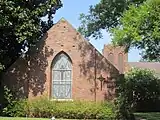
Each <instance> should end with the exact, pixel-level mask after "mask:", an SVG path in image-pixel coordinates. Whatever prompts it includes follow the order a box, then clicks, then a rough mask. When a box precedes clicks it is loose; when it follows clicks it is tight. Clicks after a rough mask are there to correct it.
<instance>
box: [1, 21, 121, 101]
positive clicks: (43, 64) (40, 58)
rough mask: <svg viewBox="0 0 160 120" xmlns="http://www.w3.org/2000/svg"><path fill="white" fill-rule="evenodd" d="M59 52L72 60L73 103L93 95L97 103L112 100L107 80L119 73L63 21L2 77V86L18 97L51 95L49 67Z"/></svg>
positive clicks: (112, 90) (112, 88) (109, 84)
mask: <svg viewBox="0 0 160 120" xmlns="http://www.w3.org/2000/svg"><path fill="white" fill-rule="evenodd" d="M62 51H63V52H64V53H66V54H67V55H68V56H69V57H70V58H71V60H72V99H73V100H95V95H96V100H97V101H99V100H106V99H112V98H113V97H114V87H113V86H112V84H111V83H112V82H109V81H111V79H110V78H111V77H115V76H117V75H118V74H119V73H118V70H117V69H116V68H115V67H114V66H113V65H112V64H110V63H109V62H108V61H107V60H106V58H105V57H103V56H102V55H101V54H100V53H99V52H98V51H97V50H95V48H94V47H93V46H92V45H91V44H90V43H89V42H88V41H86V40H84V38H83V37H82V36H81V35H80V34H79V33H78V32H77V31H76V30H75V29H74V28H73V27H72V26H71V25H70V24H69V23H68V22H67V21H65V20H63V19H62V20H61V21H60V22H58V23H57V24H56V25H54V26H53V27H52V28H51V29H50V30H49V31H48V32H47V33H46V36H45V37H44V38H43V39H42V40H41V41H40V42H39V43H38V44H37V46H36V47H34V48H32V49H31V50H30V51H29V52H28V57H26V58H25V59H22V58H19V59H18V60H17V61H16V62H15V63H14V64H13V65H12V66H11V67H10V68H9V69H8V71H7V72H6V73H5V74H4V75H3V81H4V83H5V84H7V85H8V86H9V87H10V88H12V90H13V91H15V93H16V95H17V96H20V97H28V98H33V97H35V96H39V95H47V96H50V95H51V94H50V93H51V81H52V80H51V64H52V61H53V59H54V57H55V56H56V55H57V54H58V53H59V52H62ZM95 61H96V62H95ZM95 63H96V65H95ZM95 66H96V78H98V77H100V76H101V75H102V76H103V77H104V78H105V81H106V82H103V84H102V89H101V82H100V81H99V80H98V79H96V84H95ZM95 85H96V90H95V89H94V88H95ZM107 86H108V87H107ZM109 86H110V87H109ZM95 91H96V92H95ZM95 93H96V94H95Z"/></svg>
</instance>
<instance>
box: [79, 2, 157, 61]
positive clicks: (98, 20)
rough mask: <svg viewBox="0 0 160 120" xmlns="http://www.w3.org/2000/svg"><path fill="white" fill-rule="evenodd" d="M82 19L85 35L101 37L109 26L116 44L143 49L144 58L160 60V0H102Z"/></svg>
mask: <svg viewBox="0 0 160 120" xmlns="http://www.w3.org/2000/svg"><path fill="white" fill-rule="evenodd" d="M80 20H81V26H80V27H79V31H80V32H81V33H82V34H83V35H84V36H85V37H94V38H96V39H97V38H101V37H102V34H101V30H102V29H105V30H106V31H108V32H110V33H111V35H112V36H113V40H112V41H113V43H114V44H115V45H121V46H125V47H126V51H128V50H129V48H131V47H136V48H138V49H140V50H141V51H142V60H143V61H160V52H159V51H160V39H159V38H160V32H159V31H160V30H159V28H160V1H159V0H101V1H100V3H99V4H97V5H95V6H91V7H90V10H89V14H88V15H84V14H81V16H80Z"/></svg>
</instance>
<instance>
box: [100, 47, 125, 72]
mask: <svg viewBox="0 0 160 120" xmlns="http://www.w3.org/2000/svg"><path fill="white" fill-rule="evenodd" d="M110 54H112V56H113V59H112V60H111V59H110ZM103 55H104V56H105V57H106V58H107V59H108V60H109V61H110V62H111V63H112V64H113V65H114V66H115V67H116V68H117V69H118V70H119V71H120V73H124V72H125V71H126V70H127V67H128V66H127V63H128V54H127V53H125V51H124V48H123V47H114V46H112V45H110V44H109V45H104V49H103ZM120 57H121V58H120Z"/></svg>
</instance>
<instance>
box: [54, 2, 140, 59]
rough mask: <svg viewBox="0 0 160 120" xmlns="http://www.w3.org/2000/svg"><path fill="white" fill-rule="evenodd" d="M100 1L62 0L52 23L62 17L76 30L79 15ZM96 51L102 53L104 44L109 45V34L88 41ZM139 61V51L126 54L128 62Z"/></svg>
mask: <svg viewBox="0 0 160 120" xmlns="http://www.w3.org/2000/svg"><path fill="white" fill-rule="evenodd" d="M99 2H100V0H62V3H63V7H62V8H60V9H59V10H58V11H57V12H56V14H55V16H54V22H55V23H56V22H58V21H59V20H60V19H61V18H62V17H63V18H65V19H66V20H67V21H68V22H69V23H70V24H72V26H73V27H75V28H78V27H79V26H80V20H79V15H80V14H81V13H85V14H87V13H88V10H89V6H90V5H95V4H97V3H99ZM90 42H91V44H93V45H94V46H95V47H96V49H97V50H98V51H100V52H102V49H103V47H104V44H108V43H111V37H110V35H109V33H107V32H103V38H102V39H98V40H94V39H90ZM139 60H140V55H139V51H138V50H136V49H132V50H130V51H129V53H128V61H129V62H138V61H139Z"/></svg>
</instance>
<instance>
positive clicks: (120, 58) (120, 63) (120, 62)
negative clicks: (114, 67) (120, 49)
mask: <svg viewBox="0 0 160 120" xmlns="http://www.w3.org/2000/svg"><path fill="white" fill-rule="evenodd" d="M118 68H119V70H120V72H121V73H123V71H124V58H123V53H119V54H118Z"/></svg>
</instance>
